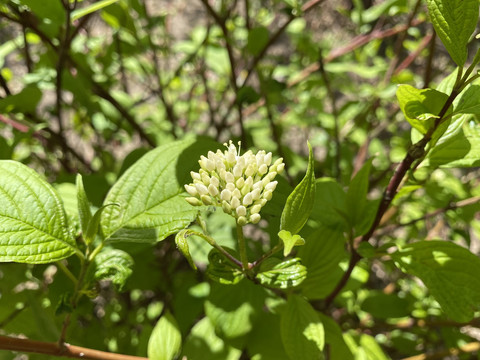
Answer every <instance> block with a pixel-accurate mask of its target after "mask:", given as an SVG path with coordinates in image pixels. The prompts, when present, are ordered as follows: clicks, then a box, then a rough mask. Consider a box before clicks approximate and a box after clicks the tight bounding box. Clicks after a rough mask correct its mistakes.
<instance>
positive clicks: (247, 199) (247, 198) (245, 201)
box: [242, 193, 253, 206]
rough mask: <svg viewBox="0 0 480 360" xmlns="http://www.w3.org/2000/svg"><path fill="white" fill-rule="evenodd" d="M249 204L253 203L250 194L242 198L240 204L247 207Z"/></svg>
mask: <svg viewBox="0 0 480 360" xmlns="http://www.w3.org/2000/svg"><path fill="white" fill-rule="evenodd" d="M251 203H253V198H252V193H248V194H246V195H245V196H244V197H243V200H242V204H243V205H245V206H248V205H250V204H251Z"/></svg>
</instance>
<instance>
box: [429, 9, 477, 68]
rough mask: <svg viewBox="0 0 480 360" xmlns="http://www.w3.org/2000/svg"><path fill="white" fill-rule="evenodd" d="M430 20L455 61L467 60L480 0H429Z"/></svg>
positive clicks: (458, 63)
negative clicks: (469, 42)
mask: <svg viewBox="0 0 480 360" xmlns="http://www.w3.org/2000/svg"><path fill="white" fill-rule="evenodd" d="M427 5H428V12H429V14H430V20H431V21H432V24H433V27H434V28H435V32H436V33H437V35H438V37H439V38H440V39H441V40H442V42H443V45H445V48H446V49H447V51H448V53H449V54H450V56H451V57H452V59H453V61H455V63H456V64H457V65H458V66H460V67H462V66H463V65H464V64H465V61H466V60H467V55H468V52H467V44H468V40H469V39H470V36H471V35H472V33H473V32H474V31H475V27H476V26H477V22H478V0H427Z"/></svg>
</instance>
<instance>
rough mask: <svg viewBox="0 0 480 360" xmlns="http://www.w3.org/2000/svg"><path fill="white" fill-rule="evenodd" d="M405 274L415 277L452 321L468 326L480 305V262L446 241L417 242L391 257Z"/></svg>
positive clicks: (463, 249) (465, 250)
mask: <svg viewBox="0 0 480 360" xmlns="http://www.w3.org/2000/svg"><path fill="white" fill-rule="evenodd" d="M392 259H393V260H394V261H395V264H396V265H397V266H398V267H399V268H400V269H401V270H402V271H404V272H405V273H407V274H410V275H413V276H417V277H418V278H420V280H422V282H423V283H424V284H425V286H426V287H427V288H428V290H429V291H430V294H431V295H432V296H433V297H434V298H435V300H437V301H438V303H439V304H440V306H441V307H442V309H443V311H445V313H446V314H447V316H449V317H450V318H452V319H453V320H455V321H458V322H468V321H470V320H471V319H472V318H473V315H474V311H475V310H478V306H479V303H480V279H479V277H478V274H480V259H479V258H478V257H477V256H475V255H474V254H472V253H471V252H470V251H468V250H467V249H465V248H463V247H461V246H459V245H456V244H454V243H451V242H446V241H420V242H417V243H413V244H410V245H407V246H406V247H405V248H403V249H401V250H398V251H397V252H395V253H393V254H392Z"/></svg>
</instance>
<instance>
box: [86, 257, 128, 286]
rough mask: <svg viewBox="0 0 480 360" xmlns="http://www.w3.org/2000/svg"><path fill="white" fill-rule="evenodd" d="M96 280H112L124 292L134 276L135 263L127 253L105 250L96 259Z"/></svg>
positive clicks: (94, 277) (94, 276)
mask: <svg viewBox="0 0 480 360" xmlns="http://www.w3.org/2000/svg"><path fill="white" fill-rule="evenodd" d="M94 261H95V266H94V267H93V268H92V269H94V270H93V271H94V272H93V274H92V275H93V276H92V278H93V279H94V280H110V281H112V283H113V284H115V285H116V286H118V288H119V289H120V290H122V288H123V286H124V285H125V283H126V282H127V280H128V278H129V277H130V275H131V274H132V271H133V270H132V269H133V265H134V261H133V259H132V257H131V256H130V255H129V254H127V253H126V252H125V251H122V250H118V249H105V250H103V251H102V252H100V253H99V254H98V255H97V256H96V257H95V260H94Z"/></svg>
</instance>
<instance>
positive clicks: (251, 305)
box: [205, 280, 265, 339]
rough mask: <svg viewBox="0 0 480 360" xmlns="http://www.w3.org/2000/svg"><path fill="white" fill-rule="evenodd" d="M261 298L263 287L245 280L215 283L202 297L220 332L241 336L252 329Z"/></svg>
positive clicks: (218, 332) (226, 334)
mask: <svg viewBox="0 0 480 360" xmlns="http://www.w3.org/2000/svg"><path fill="white" fill-rule="evenodd" d="M264 299H265V292H264V290H263V289H262V288H261V287H260V286H257V285H255V284H253V283H252V282H250V281H247V280H243V281H240V283H238V284H235V285H222V284H218V283H214V284H212V288H211V292H210V296H209V297H208V299H207V301H205V314H206V315H207V316H208V318H209V319H210V321H211V322H212V324H213V325H214V327H215V332H216V333H217V334H218V335H219V336H221V337H224V338H229V339H232V338H237V337H241V336H243V335H246V334H247V333H248V332H250V331H251V330H252V328H253V326H254V324H255V321H256V319H257V318H258V313H259V311H260V310H261V309H262V305H263V302H264Z"/></svg>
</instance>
